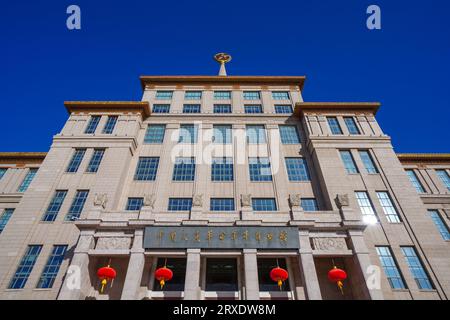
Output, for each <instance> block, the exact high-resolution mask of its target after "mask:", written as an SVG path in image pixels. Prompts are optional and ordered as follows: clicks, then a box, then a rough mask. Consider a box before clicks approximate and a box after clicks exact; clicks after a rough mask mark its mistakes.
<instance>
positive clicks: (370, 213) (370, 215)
mask: <svg viewBox="0 0 450 320" xmlns="http://www.w3.org/2000/svg"><path fill="white" fill-rule="evenodd" d="M355 195H356V200H358V205H359V208H360V209H361V213H362V215H363V217H366V218H367V220H368V221H370V222H373V221H375V220H378V219H377V216H376V214H375V210H374V209H373V206H372V202H371V201H370V199H369V196H368V194H367V192H365V191H357V192H355Z"/></svg>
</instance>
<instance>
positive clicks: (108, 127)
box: [84, 116, 118, 134]
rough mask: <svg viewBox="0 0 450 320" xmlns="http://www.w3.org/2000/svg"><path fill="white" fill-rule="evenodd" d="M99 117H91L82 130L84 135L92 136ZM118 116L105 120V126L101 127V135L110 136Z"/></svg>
mask: <svg viewBox="0 0 450 320" xmlns="http://www.w3.org/2000/svg"><path fill="white" fill-rule="evenodd" d="M100 119H101V116H91V118H90V119H89V122H88V124H87V126H86V128H85V130H84V133H85V134H93V133H95V131H96V130H97V126H98V124H99V122H100ZM117 119H118V116H108V119H107V120H106V123H105V126H104V127H103V130H102V133H103V134H112V133H113V131H114V128H115V126H116V123H117Z"/></svg>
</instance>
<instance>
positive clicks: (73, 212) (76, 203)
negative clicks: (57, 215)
mask: <svg viewBox="0 0 450 320" xmlns="http://www.w3.org/2000/svg"><path fill="white" fill-rule="evenodd" d="M88 195H89V190H77V193H76V194H75V198H73V201H72V204H71V205H70V209H69V213H68V214H67V215H66V218H65V220H66V221H74V220H77V219H78V218H80V215H81V212H82V211H83V208H84V204H85V203H86V199H87V197H88Z"/></svg>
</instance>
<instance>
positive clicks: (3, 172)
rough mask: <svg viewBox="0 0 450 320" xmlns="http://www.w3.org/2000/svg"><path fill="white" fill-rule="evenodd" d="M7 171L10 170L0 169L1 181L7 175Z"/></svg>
mask: <svg viewBox="0 0 450 320" xmlns="http://www.w3.org/2000/svg"><path fill="white" fill-rule="evenodd" d="M6 170H8V169H6V168H0V180H1V179H2V178H3V176H4V175H5V173H6Z"/></svg>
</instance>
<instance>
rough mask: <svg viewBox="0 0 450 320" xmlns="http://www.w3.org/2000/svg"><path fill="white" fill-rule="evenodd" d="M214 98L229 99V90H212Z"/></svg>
mask: <svg viewBox="0 0 450 320" xmlns="http://www.w3.org/2000/svg"><path fill="white" fill-rule="evenodd" d="M214 99H215V100H231V91H214Z"/></svg>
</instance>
